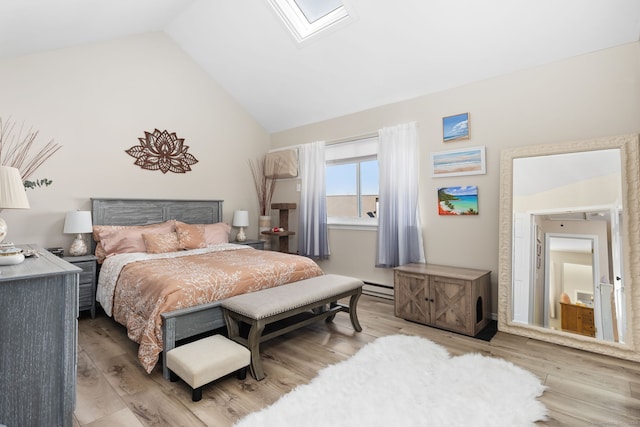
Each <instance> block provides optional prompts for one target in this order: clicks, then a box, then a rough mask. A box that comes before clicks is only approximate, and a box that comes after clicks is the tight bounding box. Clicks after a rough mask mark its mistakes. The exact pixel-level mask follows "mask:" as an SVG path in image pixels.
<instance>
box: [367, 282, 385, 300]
mask: <svg viewBox="0 0 640 427" xmlns="http://www.w3.org/2000/svg"><path fill="white" fill-rule="evenodd" d="M363 282H364V286H363V287H362V292H363V293H365V294H367V295H372V296H376V297H381V298H387V299H393V286H390V285H383V284H380V283H373V282H367V281H363Z"/></svg>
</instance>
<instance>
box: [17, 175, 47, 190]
mask: <svg viewBox="0 0 640 427" xmlns="http://www.w3.org/2000/svg"><path fill="white" fill-rule="evenodd" d="M23 184H24V188H31V189H35V188H36V187H48V186H50V185H51V184H53V181H51V180H50V179H47V178H42V179H36V180H35V181H29V180H25V181H24V182H23Z"/></svg>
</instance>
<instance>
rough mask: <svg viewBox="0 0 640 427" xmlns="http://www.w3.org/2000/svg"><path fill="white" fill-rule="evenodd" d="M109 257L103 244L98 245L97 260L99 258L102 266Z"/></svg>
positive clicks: (98, 243)
mask: <svg viewBox="0 0 640 427" xmlns="http://www.w3.org/2000/svg"><path fill="white" fill-rule="evenodd" d="M106 257H107V252H106V251H105V250H104V246H102V242H97V243H96V258H98V264H102V263H103V262H104V260H105V258H106Z"/></svg>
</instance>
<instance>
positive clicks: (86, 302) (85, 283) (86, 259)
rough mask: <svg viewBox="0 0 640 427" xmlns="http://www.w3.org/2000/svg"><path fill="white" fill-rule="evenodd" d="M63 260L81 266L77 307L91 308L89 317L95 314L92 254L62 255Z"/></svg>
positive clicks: (94, 262) (94, 270)
mask: <svg viewBox="0 0 640 427" xmlns="http://www.w3.org/2000/svg"><path fill="white" fill-rule="evenodd" d="M64 260H65V261H67V262H70V263H71V264H73V265H74V266H76V267H78V268H81V269H82V271H81V272H80V273H79V274H78V276H79V277H78V309H79V311H84V310H91V317H92V318H93V317H95V315H96V282H97V263H96V257H95V256H93V255H83V256H77V257H64Z"/></svg>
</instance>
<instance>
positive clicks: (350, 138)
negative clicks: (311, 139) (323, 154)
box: [324, 131, 378, 145]
mask: <svg viewBox="0 0 640 427" xmlns="http://www.w3.org/2000/svg"><path fill="white" fill-rule="evenodd" d="M374 136H378V132H377V131H376V132H369V133H365V134H362V135H354V136H348V137H346V138H340V139H334V140H332V141H327V142H325V143H324V145H335V144H345V143H347V142H353V141H357V140H359V139H367V138H373V137H374Z"/></svg>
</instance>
